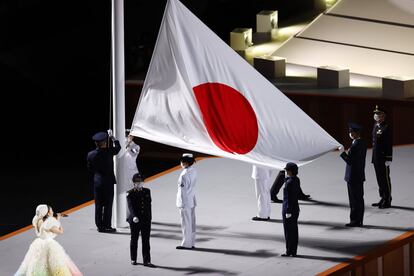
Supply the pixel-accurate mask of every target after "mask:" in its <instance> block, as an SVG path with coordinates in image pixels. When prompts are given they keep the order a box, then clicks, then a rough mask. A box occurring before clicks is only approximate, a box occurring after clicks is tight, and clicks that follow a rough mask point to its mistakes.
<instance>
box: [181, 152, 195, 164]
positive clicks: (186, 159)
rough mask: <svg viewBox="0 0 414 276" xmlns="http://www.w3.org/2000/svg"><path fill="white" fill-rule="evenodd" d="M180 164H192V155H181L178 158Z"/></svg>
mask: <svg viewBox="0 0 414 276" xmlns="http://www.w3.org/2000/svg"><path fill="white" fill-rule="evenodd" d="M180 162H186V163H189V164H190V165H191V164H193V163H194V155H193V154H192V153H183V155H182V156H181V158H180Z"/></svg>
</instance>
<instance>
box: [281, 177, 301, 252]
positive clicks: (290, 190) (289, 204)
mask: <svg viewBox="0 0 414 276" xmlns="http://www.w3.org/2000/svg"><path fill="white" fill-rule="evenodd" d="M299 189H300V180H299V178H298V177H296V176H292V177H287V178H286V182H285V188H284V189H283V204H282V220H283V230H284V233H285V241H286V254H293V255H296V253H297V249H298V241H299V231H298V218H299V203H298V196H299ZM286 214H291V215H292V216H291V217H289V218H286Z"/></svg>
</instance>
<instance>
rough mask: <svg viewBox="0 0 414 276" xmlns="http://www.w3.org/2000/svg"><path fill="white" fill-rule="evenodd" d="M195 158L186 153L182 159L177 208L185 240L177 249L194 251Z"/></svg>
mask: <svg viewBox="0 0 414 276" xmlns="http://www.w3.org/2000/svg"><path fill="white" fill-rule="evenodd" d="M194 161H195V159H194V156H193V155H192V154H191V153H184V154H183V156H182V157H181V159H180V162H181V167H182V168H183V171H182V172H181V174H180V177H179V178H178V191H177V202H176V204H177V207H178V209H179V211H180V216H181V231H182V233H183V239H182V242H181V245H180V246H177V247H176V248H177V249H192V248H194V247H195V235H196V218H195V207H196V205H197V203H196V198H195V186H196V180H197V171H196V169H195V168H194V166H193V164H194Z"/></svg>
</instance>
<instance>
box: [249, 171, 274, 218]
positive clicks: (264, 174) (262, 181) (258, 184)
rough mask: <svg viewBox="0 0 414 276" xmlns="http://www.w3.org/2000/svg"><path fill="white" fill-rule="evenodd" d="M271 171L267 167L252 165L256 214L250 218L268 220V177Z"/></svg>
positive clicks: (269, 208)
mask: <svg viewBox="0 0 414 276" xmlns="http://www.w3.org/2000/svg"><path fill="white" fill-rule="evenodd" d="M271 176H272V171H271V170H270V169H268V168H264V167H259V166H256V165H253V171H252V178H253V179H254V185H255V188H256V197H257V208H258V212H257V216H255V217H253V218H252V220H269V219H270V210H271V201H270V177H271Z"/></svg>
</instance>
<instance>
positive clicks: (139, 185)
mask: <svg viewBox="0 0 414 276" xmlns="http://www.w3.org/2000/svg"><path fill="white" fill-rule="evenodd" d="M134 188H135V189H139V188H142V182H135V183H134Z"/></svg>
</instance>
